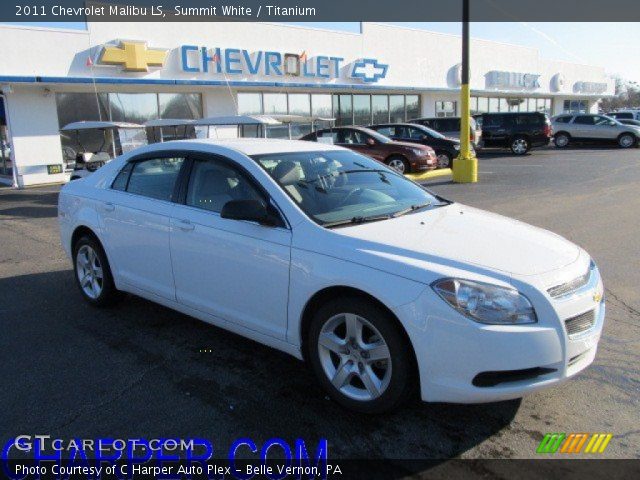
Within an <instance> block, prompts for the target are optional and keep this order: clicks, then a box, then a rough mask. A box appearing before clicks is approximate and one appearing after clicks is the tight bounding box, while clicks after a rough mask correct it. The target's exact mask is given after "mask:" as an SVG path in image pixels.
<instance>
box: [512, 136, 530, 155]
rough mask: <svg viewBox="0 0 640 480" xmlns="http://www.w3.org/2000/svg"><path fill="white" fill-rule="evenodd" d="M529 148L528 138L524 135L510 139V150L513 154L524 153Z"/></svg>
mask: <svg viewBox="0 0 640 480" xmlns="http://www.w3.org/2000/svg"><path fill="white" fill-rule="evenodd" d="M530 148H531V145H530V144H529V140H527V139H526V138H525V137H515V138H513V139H512V140H511V151H512V152H513V153H514V154H515V155H524V154H525V153H527V152H528V151H529V149H530Z"/></svg>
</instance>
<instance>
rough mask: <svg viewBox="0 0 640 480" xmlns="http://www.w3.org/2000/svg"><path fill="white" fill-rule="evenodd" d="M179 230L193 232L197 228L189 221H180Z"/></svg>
mask: <svg viewBox="0 0 640 480" xmlns="http://www.w3.org/2000/svg"><path fill="white" fill-rule="evenodd" d="M178 228H179V229H180V230H182V231H183V232H190V231H191V230H193V229H194V228H196V227H195V225H194V224H193V223H191V222H190V221H189V220H180V221H178Z"/></svg>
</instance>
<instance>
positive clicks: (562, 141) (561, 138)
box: [556, 135, 569, 147]
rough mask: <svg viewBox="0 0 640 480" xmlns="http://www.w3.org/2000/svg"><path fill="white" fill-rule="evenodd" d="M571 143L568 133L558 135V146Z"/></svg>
mask: <svg viewBox="0 0 640 480" xmlns="http://www.w3.org/2000/svg"><path fill="white" fill-rule="evenodd" d="M568 143H569V137H567V136H566V135H559V136H557V137H556V146H558V147H566V146H567V144H568Z"/></svg>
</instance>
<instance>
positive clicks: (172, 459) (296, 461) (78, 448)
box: [2, 435, 342, 480]
mask: <svg viewBox="0 0 640 480" xmlns="http://www.w3.org/2000/svg"><path fill="white" fill-rule="evenodd" d="M311 446H312V447H313V448H308V445H307V443H306V442H305V441H304V440H303V439H300V438H298V439H295V440H294V441H293V442H287V441H285V440H284V439H281V438H271V439H269V440H267V441H265V442H264V443H262V444H256V442H254V441H253V440H252V439H251V438H239V439H237V440H236V441H235V442H233V444H232V445H231V446H230V447H229V448H228V449H222V450H221V451H217V450H216V449H215V448H214V444H213V442H212V441H210V440H208V439H204V438H153V439H145V438H135V439H117V438H98V439H87V438H73V439H68V440H65V439H60V438H52V437H51V436H50V435H20V436H18V437H15V438H13V439H11V440H10V441H8V442H6V443H5V445H4V447H3V450H2V463H3V473H4V474H5V475H6V476H7V477H9V478H12V479H16V480H18V479H20V480H22V479H26V478H42V477H47V478H69V476H77V475H81V476H85V477H86V478H91V479H100V478H104V477H109V478H119V479H131V478H134V477H137V476H143V475H144V476H153V477H155V478H157V479H190V478H208V479H224V478H235V479H241V480H248V479H251V478H253V477H255V476H259V477H260V478H269V479H273V480H280V479H285V478H291V479H293V478H297V479H326V478H329V477H330V476H339V475H341V474H342V471H341V468H340V466H339V465H338V464H330V463H329V461H328V443H327V440H325V439H321V440H320V441H319V442H318V443H317V444H316V445H311Z"/></svg>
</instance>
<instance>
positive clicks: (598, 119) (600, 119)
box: [593, 117, 611, 127]
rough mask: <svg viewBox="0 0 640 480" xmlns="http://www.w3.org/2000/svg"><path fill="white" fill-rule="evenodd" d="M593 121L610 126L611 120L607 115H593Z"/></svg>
mask: <svg viewBox="0 0 640 480" xmlns="http://www.w3.org/2000/svg"><path fill="white" fill-rule="evenodd" d="M593 121H594V123H595V124H596V125H603V126H606V127H608V126H609V122H610V121H611V120H609V119H608V118H607V117H593Z"/></svg>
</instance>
